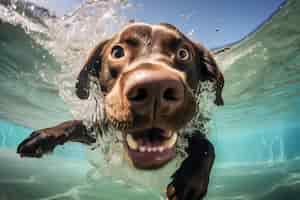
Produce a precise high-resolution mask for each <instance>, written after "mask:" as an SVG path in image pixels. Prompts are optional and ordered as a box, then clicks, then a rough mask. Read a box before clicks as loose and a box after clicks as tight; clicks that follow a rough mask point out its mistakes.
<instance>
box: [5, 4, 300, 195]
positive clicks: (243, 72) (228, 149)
mask: <svg viewBox="0 0 300 200" xmlns="http://www.w3.org/2000/svg"><path fill="white" fill-rule="evenodd" d="M299 19H300V2H299V1H297V0H291V1H288V2H287V3H286V4H285V5H284V6H283V7H282V8H281V9H280V10H279V11H278V12H277V13H276V14H275V15H274V16H273V17H271V18H270V19H269V20H268V21H267V22H266V23H265V24H264V25H263V26H261V27H260V28H259V29H258V30H257V31H255V32H254V33H253V34H251V35H250V36H248V37H246V38H245V39H243V40H242V41H240V42H238V43H236V44H234V45H233V46H231V49H230V50H228V51H226V52H225V53H223V54H221V55H218V56H217V60H218V62H219V63H220V66H221V68H222V70H223V71H224V75H225V80H226V84H225V89H224V99H225V106H224V107H222V108H218V109H217V112H216V114H215V116H214V121H213V124H212V130H211V135H210V138H211V140H212V141H213V143H214V145H215V147H216V151H217V159H216V164H215V166H214V168H213V174H212V177H211V183H210V187H209V193H208V197H207V199H220V200H224V199H228V200H233V199H238V200H243V199H245V200H246V199H247V200H248V199H255V200H256V199H260V200H282V199H288V200H289V199H291V200H294V199H299V197H298V196H299V195H300V146H299V141H300V123H299V114H298V113H300V20H299ZM57 60H58V58H57V57H56V55H55V54H54V55H51V54H50V53H49V51H48V50H46V48H44V47H43V46H41V45H38V44H37V43H36V40H34V39H32V37H31V36H29V34H27V33H26V32H25V31H24V30H23V29H22V28H20V27H18V26H14V25H11V23H4V22H2V23H1V22H0V81H1V84H0V91H1V98H0V163H1V164H0V199H1V200H2V199H3V200H6V199H9V200H12V199H24V200H26V199H75V200H77V199H120V197H122V198H121V199H141V198H143V199H160V193H162V191H163V188H160V189H157V187H155V186H154V185H153V187H151V186H147V187H144V186H141V185H136V184H134V183H130V182H127V181H124V180H119V179H118V178H116V177H106V176H104V175H103V174H101V172H100V173H99V172H96V171H95V169H94V168H93V166H92V165H91V164H90V162H89V161H88V159H87V153H86V150H85V148H84V147H83V146H81V145H79V144H68V145H66V146H64V147H59V148H58V149H57V150H56V151H55V153H54V154H53V155H51V156H47V157H45V158H42V159H40V160H37V159H20V158H19V157H18V156H17V155H16V154H15V150H16V146H17V144H18V143H19V142H20V141H21V140H22V139H23V138H25V137H26V136H27V135H28V134H29V133H30V132H31V131H32V130H33V129H36V128H41V127H46V126H51V125H53V124H55V123H59V122H61V121H63V120H67V119H70V118H72V115H71V113H70V110H71V108H70V104H68V102H67V103H66V99H65V98H64V100H63V98H62V97H61V96H62V95H61V90H60V89H61V88H58V86H57V84H56V83H55V78H56V76H57V74H58V73H59V72H60V70H61V68H60V65H59V64H58V63H59V62H57Z"/></svg>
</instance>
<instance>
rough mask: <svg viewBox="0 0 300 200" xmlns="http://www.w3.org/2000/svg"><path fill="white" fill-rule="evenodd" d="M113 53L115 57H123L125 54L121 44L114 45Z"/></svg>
mask: <svg viewBox="0 0 300 200" xmlns="http://www.w3.org/2000/svg"><path fill="white" fill-rule="evenodd" d="M111 55H112V57H114V58H122V57H123V56H124V55H125V53H124V49H123V47H121V46H119V45H116V46H114V47H113V48H112V50H111Z"/></svg>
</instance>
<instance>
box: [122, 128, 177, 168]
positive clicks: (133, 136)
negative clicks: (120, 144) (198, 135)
mask: <svg viewBox="0 0 300 200" xmlns="http://www.w3.org/2000/svg"><path fill="white" fill-rule="evenodd" d="M123 137H124V148H125V149H126V151H127V154H128V157H129V159H130V160H131V161H132V164H133V165H134V167H135V168H138V169H145V170H151V169H158V168H161V167H162V166H164V165H165V164H167V163H168V162H169V161H171V160H172V159H173V158H174V157H175V146H176V145H175V144H176V141H177V134H176V133H173V132H171V131H167V130H163V129H160V128H148V129H144V130H139V131H134V132H123Z"/></svg>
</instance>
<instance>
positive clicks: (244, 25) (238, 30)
mask: <svg viewBox="0 0 300 200" xmlns="http://www.w3.org/2000/svg"><path fill="white" fill-rule="evenodd" d="M33 1H38V2H42V3H43V4H45V2H47V4H46V5H47V6H48V7H50V8H51V9H54V10H55V11H56V12H57V13H58V14H59V15H62V14H63V13H64V12H65V11H70V10H71V9H72V8H74V7H76V5H78V4H79V3H80V2H83V1H84V0H48V1H45V0H33ZM284 1H285V0H128V2H129V3H130V4H132V5H133V6H132V8H131V9H128V10H127V12H125V14H126V16H128V18H129V19H135V21H141V22H147V23H160V22H167V23H171V24H173V25H175V26H177V27H178V28H179V29H180V30H181V31H182V32H184V33H185V34H188V35H190V37H191V38H192V39H194V40H196V41H198V42H201V43H202V44H204V45H205V46H207V47H208V48H216V47H221V46H224V45H226V44H229V43H232V42H236V41H238V40H240V39H241V38H243V37H245V36H246V35H247V34H248V33H250V32H252V31H253V30H254V29H255V28H256V27H257V26H259V25H260V24H261V23H262V22H264V21H265V20H266V19H267V18H268V17H269V16H270V15H271V14H272V13H273V12H274V11H275V10H277V9H278V7H279V6H280V5H281V4H282V3H283V2H284Z"/></svg>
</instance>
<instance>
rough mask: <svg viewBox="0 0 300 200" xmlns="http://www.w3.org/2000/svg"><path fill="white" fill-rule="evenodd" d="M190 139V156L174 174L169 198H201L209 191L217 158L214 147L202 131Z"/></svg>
mask: <svg viewBox="0 0 300 200" xmlns="http://www.w3.org/2000/svg"><path fill="white" fill-rule="evenodd" d="M188 139H189V141H188V143H189V146H188V148H187V149H186V150H187V153H188V157H187V158H186V159H185V160H184V161H183V162H182V164H181V166H180V167H179V169H178V170H177V171H176V172H175V173H174V174H173V175H172V182H171V183H170V184H169V185H168V187H167V197H168V199H169V200H175V199H176V200H201V199H203V197H204V196H205V195H206V193H207V187H208V183H209V175H210V171H211V168H212V165H213V162H214V159H215V151H214V147H213V145H212V143H211V142H210V141H208V139H207V138H206V137H205V136H204V135H203V134H201V133H197V134H194V135H193V136H191V137H190V138H188Z"/></svg>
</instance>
